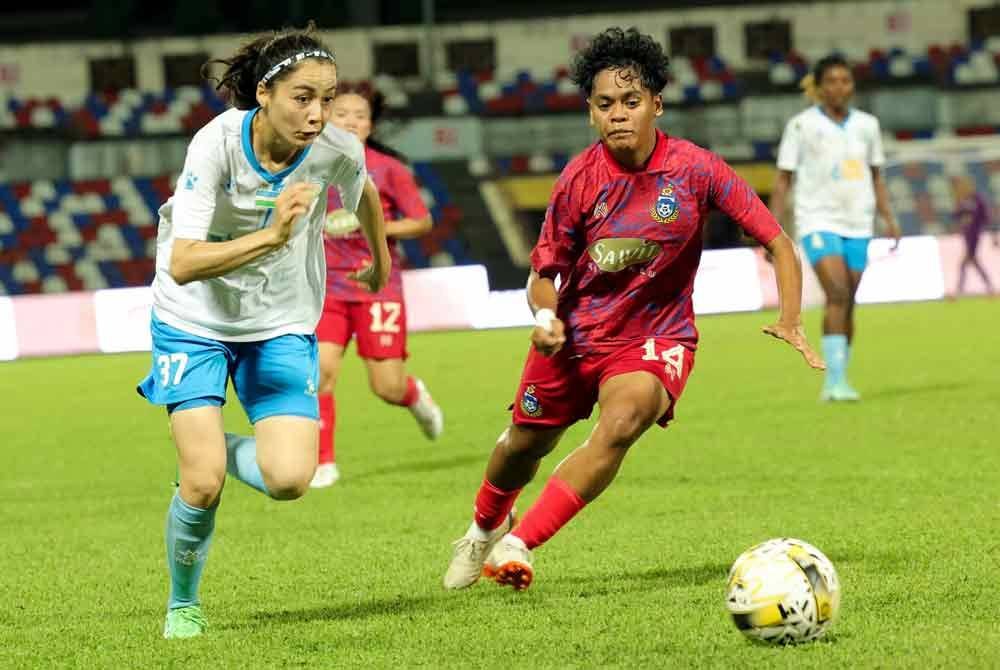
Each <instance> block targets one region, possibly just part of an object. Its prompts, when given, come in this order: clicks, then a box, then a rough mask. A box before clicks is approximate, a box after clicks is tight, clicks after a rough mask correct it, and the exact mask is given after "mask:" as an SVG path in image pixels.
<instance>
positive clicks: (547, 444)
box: [497, 426, 561, 458]
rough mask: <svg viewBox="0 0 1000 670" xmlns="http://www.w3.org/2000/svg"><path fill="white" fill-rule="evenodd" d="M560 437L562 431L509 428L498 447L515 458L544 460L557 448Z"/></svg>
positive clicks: (498, 440)
mask: <svg viewBox="0 0 1000 670" xmlns="http://www.w3.org/2000/svg"><path fill="white" fill-rule="evenodd" d="M560 435H561V431H551V430H531V429H528V428H522V427H519V426H509V427H508V428H507V429H506V430H504V431H503V433H501V434H500V437H499V438H497V446H498V447H500V448H502V449H504V450H505V451H506V452H507V453H509V454H511V455H514V456H519V457H530V458H543V457H544V456H547V455H548V454H549V452H551V451H552V450H553V449H554V448H555V446H556V444H557V443H558V442H559V436H560Z"/></svg>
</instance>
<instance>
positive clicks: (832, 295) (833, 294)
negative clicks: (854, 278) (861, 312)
mask: <svg viewBox="0 0 1000 670" xmlns="http://www.w3.org/2000/svg"><path fill="white" fill-rule="evenodd" d="M850 303H851V289H850V288H848V287H847V286H841V285H835V286H833V287H831V288H830V290H829V291H828V292H827V294H826V304H827V306H828V307H838V308H841V309H847V308H848V307H849V306H850Z"/></svg>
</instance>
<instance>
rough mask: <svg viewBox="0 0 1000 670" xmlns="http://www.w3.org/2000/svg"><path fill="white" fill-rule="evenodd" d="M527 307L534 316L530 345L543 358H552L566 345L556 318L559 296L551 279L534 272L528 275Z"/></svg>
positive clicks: (561, 328) (562, 331) (560, 323)
mask: <svg viewBox="0 0 1000 670" xmlns="http://www.w3.org/2000/svg"><path fill="white" fill-rule="evenodd" d="M527 293H528V307H530V308H531V311H532V313H533V314H534V315H535V327H534V329H533V330H532V331H531V343H532V344H533V345H535V349H537V350H538V353H540V354H542V355H543V356H552V355H553V354H555V353H556V352H557V351H559V350H560V349H562V346H563V344H565V343H566V330H565V326H564V325H563V322H562V321H560V320H559V318H558V317H556V305H557V304H558V302H559V294H558V293H557V292H556V285H555V284H554V283H553V282H552V280H551V279H547V278H545V277H540V276H539V275H538V273H537V272H535V271H534V270H532V271H531V274H530V275H528V291H527Z"/></svg>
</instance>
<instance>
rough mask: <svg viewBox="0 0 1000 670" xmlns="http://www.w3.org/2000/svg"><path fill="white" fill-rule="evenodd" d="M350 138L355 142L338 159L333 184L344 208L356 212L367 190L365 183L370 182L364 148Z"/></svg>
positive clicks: (349, 144) (352, 137) (335, 164)
mask: <svg viewBox="0 0 1000 670" xmlns="http://www.w3.org/2000/svg"><path fill="white" fill-rule="evenodd" d="M350 137H351V139H353V140H354V141H353V142H349V143H348V144H347V145H346V147H345V148H344V151H343V153H341V154H340V155H339V156H338V157H337V160H336V161H335V163H334V169H333V177H332V179H331V182H332V183H333V185H334V186H336V187H337V190H338V191H339V192H340V201H341V203H343V205H342V206H343V208H344V209H346V210H347V211H349V212H354V211H356V210H357V209H358V203H359V202H361V194H362V193H363V192H364V190H365V182H366V181H368V171H367V170H366V169H365V149H364V147H363V146H362V144H361V142H359V141H357V139H356V138H354V136H353V135H352V136H350Z"/></svg>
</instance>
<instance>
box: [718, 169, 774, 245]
mask: <svg viewBox="0 0 1000 670" xmlns="http://www.w3.org/2000/svg"><path fill="white" fill-rule="evenodd" d="M709 165H710V177H709V178H710V180H711V181H710V183H709V188H708V193H709V200H710V202H711V203H712V204H714V205H715V206H716V207H718V208H719V209H720V210H722V211H723V212H724V213H725V214H726V215H727V216H729V218H731V219H732V220H733V221H735V222H736V223H737V224H738V225H739V226H740V228H742V229H743V230H745V231H746V233H747V234H748V235H750V236H751V237H752V238H754V239H755V240H757V241H758V242H759V243H761V244H764V245H766V244H768V243H769V242H770V241H771V240H773V239H774V238H776V237H777V236H778V235H780V234H781V226H780V225H779V224H778V222H777V221H776V220H775V218H774V216H773V215H772V214H771V212H770V210H768V208H767V207H766V206H765V205H764V203H763V202H761V199H760V198H759V197H757V194H756V193H754V191H753V189H752V188H750V185H749V184H747V183H746V181H744V180H743V178H742V177H740V176H739V175H738V174H736V172H735V171H734V170H733V168H731V167H730V166H729V164H728V163H726V162H725V161H724V160H722V159H721V158H720V157H719V156H717V155H716V154H712V158H711V160H710V161H709Z"/></svg>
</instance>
